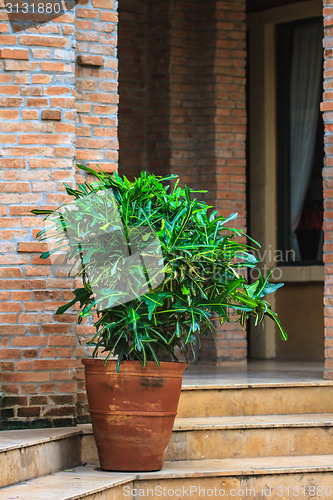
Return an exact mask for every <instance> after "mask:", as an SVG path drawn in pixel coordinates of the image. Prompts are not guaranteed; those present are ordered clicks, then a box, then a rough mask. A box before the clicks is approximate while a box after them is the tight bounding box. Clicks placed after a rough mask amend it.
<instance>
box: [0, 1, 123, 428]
mask: <svg viewBox="0 0 333 500" xmlns="http://www.w3.org/2000/svg"><path fill="white" fill-rule="evenodd" d="M116 22H117V17H116V5H113V3H112V2H111V0H107V1H106V0H105V1H103V0H93V2H92V3H88V2H86V3H85V5H82V2H81V5H79V6H78V7H77V11H76V12H74V11H70V12H68V13H66V14H64V15H63V16H61V17H58V18H56V19H54V20H53V22H49V23H45V24H42V25H40V26H39V27H31V28H28V29H26V30H25V31H23V32H22V31H21V32H20V31H15V30H13V28H12V26H11V24H10V23H9V20H8V15H7V13H6V12H4V11H3V10H2V11H1V13H0V178H1V184H0V191H1V193H0V214H1V221H0V224H1V229H0V240H1V242H0V266H1V267H0V290H1V292H0V323H1V330H0V342H1V350H0V359H1V365H0V381H1V390H2V392H3V394H4V398H3V408H2V411H1V416H2V418H6V419H7V420H6V424H3V425H7V426H9V427H10V426H11V427H13V426H15V425H16V422H17V421H19V424H18V425H20V426H22V425H32V424H31V419H33V421H34V424H33V425H46V424H50V422H51V421H52V422H53V425H65V424H71V423H73V422H74V419H75V418H76V417H77V413H78V412H77V405H78V404H79V406H78V408H79V413H80V408H81V404H82V400H83V399H84V398H83V397H82V391H83V387H82V369H81V367H80V366H81V364H80V361H79V359H80V357H81V355H82V354H83V348H82V346H81V344H80V343H79V342H78V339H80V338H81V337H84V334H86V333H87V332H86V330H85V329H87V328H89V327H87V326H81V327H77V326H76V314H73V313H69V314H65V315H62V316H56V315H55V314H54V311H55V310H56V308H57V307H58V306H59V305H60V304H62V303H63V302H64V301H67V300H68V299H70V298H72V293H71V291H70V290H71V289H72V280H71V279H69V278H68V277H67V276H66V275H65V273H64V271H63V270H61V269H56V268H55V267H53V266H51V262H50V261H47V260H46V261H45V260H44V261H43V260H40V259H39V254H40V252H41V251H42V250H43V249H44V245H43V244H39V243H37V242H36V240H35V236H36V233H37V232H38V229H39V228H40V227H41V219H38V218H36V217H34V216H33V217H32V216H31V213H30V210H31V209H33V208H37V207H39V208H41V207H43V208H45V207H50V206H51V207H55V206H58V205H59V204H61V203H64V202H66V201H69V198H68V197H67V195H65V193H64V187H63V185H62V183H63V182H64V181H66V182H69V183H74V182H75V180H80V177H77V179H75V163H76V162H82V163H89V162H90V161H91V162H92V163H93V164H95V162H96V160H98V161H99V162H100V164H101V166H102V167H103V168H105V169H107V170H109V171H112V170H113V169H114V168H115V165H116V162H117V139H116V136H117V133H116V126H117V124H116V115H117V59H116V54H115V50H116ZM75 45H76V48H75ZM78 56H85V57H83V58H81V59H80V64H79V63H78ZM96 56H97V60H96ZM98 58H99V59H98ZM101 58H102V61H101ZM75 122H76V123H75ZM75 125H77V130H76V131H75ZM78 334H79V335H78ZM81 334H82V335H81ZM77 395H78V396H77ZM78 398H79V400H78ZM29 422H30V423H29Z"/></svg>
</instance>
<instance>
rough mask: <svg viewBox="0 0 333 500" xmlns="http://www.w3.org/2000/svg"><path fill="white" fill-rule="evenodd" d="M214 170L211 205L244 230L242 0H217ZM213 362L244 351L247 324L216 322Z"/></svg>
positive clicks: (244, 354)
mask: <svg viewBox="0 0 333 500" xmlns="http://www.w3.org/2000/svg"><path fill="white" fill-rule="evenodd" d="M215 40H216V50H215V61H214V67H215V74H214V77H215V116H214V123H215V155H216V163H215V172H216V205H217V208H218V209H219V210H220V212H221V213H222V214H223V215H225V216H226V215H228V214H231V213H233V212H237V213H238V218H237V219H236V220H235V221H233V222H235V226H236V227H239V228H241V229H244V230H246V70H245V66H246V2H245V0H241V1H222V0H218V1H217V2H216V37H215ZM216 349H217V359H218V362H224V361H225V360H228V361H242V360H246V357H247V340H246V330H242V329H241V327H240V326H239V324H238V323H230V324H228V325H226V324H224V325H223V326H222V327H219V330H218V336H217V344H216Z"/></svg>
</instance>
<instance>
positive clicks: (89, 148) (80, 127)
mask: <svg viewBox="0 0 333 500" xmlns="http://www.w3.org/2000/svg"><path fill="white" fill-rule="evenodd" d="M117 22H118V14H117V11H116V9H115V5H114V2H113V0H90V1H86V2H85V4H84V6H80V5H79V6H78V8H77V14H76V48H75V55H76V63H75V74H76V84H75V87H76V110H77V114H76V138H75V149H76V161H77V163H82V164H84V165H87V166H89V167H90V168H92V169H96V168H97V167H96V164H98V165H99V167H100V168H102V169H103V170H104V171H105V172H113V171H114V170H117V166H118V134H117V125H118V60H117V55H116V50H117V49H116V47H117ZM89 177H90V176H89ZM85 180H86V176H85V175H83V174H82V171H81V173H78V171H77V172H76V182H77V183H78V182H84V181H85ZM91 180H92V179H91ZM77 281H78V282H79V283H78V286H81V281H80V280H79V279H78V280H77ZM75 318H76V316H75ZM89 323H90V324H89ZM94 332H95V328H94V327H93V326H92V325H91V321H85V322H84V323H82V324H81V325H76V333H77V337H78V345H77V348H76V351H75V356H74V357H75V358H76V359H77V360H78V367H77V370H76V372H75V378H76V380H77V421H78V422H84V421H87V420H89V414H88V404H87V396H86V391H85V383H84V371H83V367H82V365H81V362H80V360H81V359H82V357H87V356H90V353H89V351H88V349H87V347H86V345H85V343H86V341H88V340H89V339H90V338H91V337H92V334H94Z"/></svg>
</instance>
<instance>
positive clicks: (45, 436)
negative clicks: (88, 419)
mask: <svg viewBox="0 0 333 500" xmlns="http://www.w3.org/2000/svg"><path fill="white" fill-rule="evenodd" d="M81 440H82V429H81V428H79V427H74V428H73V427H63V428H58V429H29V430H27V429H25V430H14V431H2V432H0V487H3V486H7V485H10V484H15V483H18V482H20V481H26V480H28V479H32V478H35V477H40V476H45V475H48V474H50V473H52V472H57V471H61V470H63V469H66V468H68V467H74V466H76V465H79V464H81V463H82V462H81Z"/></svg>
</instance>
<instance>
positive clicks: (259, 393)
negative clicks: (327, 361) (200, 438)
mask: <svg viewBox="0 0 333 500" xmlns="http://www.w3.org/2000/svg"><path fill="white" fill-rule="evenodd" d="M303 413H333V381H332V380H330V381H328V380H319V381H315V382H296V383H295V382H276V383H273V382H269V383H265V382H262V383H260V382H256V383H252V384H250V383H240V382H239V383H231V382H228V383H225V384H223V383H213V384H205V383H204V382H203V381H200V383H198V384H195V383H193V382H187V383H186V381H185V383H184V384H183V388H182V392H181V395H180V401H179V405H178V414H177V415H178V417H182V418H185V417H186V418H187V417H213V416H221V417H222V416H237V415H239V416H241V415H276V414H284V415H287V414H303Z"/></svg>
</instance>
